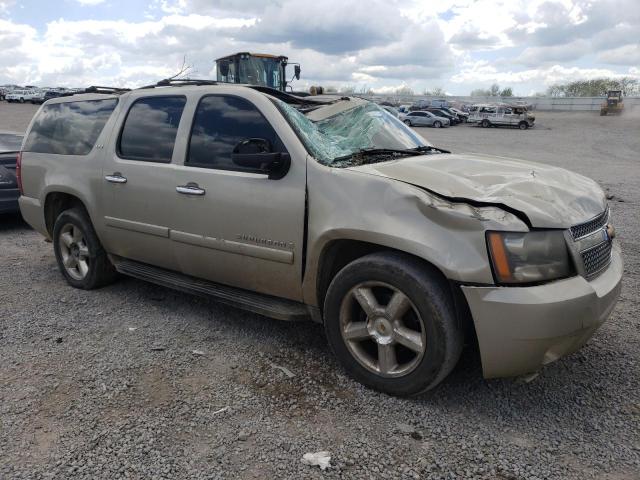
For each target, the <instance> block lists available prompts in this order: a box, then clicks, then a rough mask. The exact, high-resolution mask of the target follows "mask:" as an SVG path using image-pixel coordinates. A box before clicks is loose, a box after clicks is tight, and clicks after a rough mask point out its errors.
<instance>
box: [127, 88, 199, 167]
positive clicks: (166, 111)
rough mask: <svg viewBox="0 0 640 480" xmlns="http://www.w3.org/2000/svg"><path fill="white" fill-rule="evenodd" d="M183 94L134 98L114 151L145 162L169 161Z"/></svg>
mask: <svg viewBox="0 0 640 480" xmlns="http://www.w3.org/2000/svg"><path fill="white" fill-rule="evenodd" d="M186 102H187V99H186V98H185V97H149V98H142V99H140V100H137V101H136V102H135V103H134V104H133V105H132V106H131V108H130V109H129V113H128V114H127V118H126V120H125V121H124V126H123V127H122V132H121V134H120V141H119V144H118V154H119V155H120V156H121V157H122V158H127V159H131V160H143V161H147V162H165V163H169V162H170V161H171V156H172V155H173V146H174V144H175V141H176V134H177V133H178V125H179V124H180V118H181V117H182V111H183V110H184V105H185V103H186Z"/></svg>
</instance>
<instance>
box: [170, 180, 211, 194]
mask: <svg viewBox="0 0 640 480" xmlns="http://www.w3.org/2000/svg"><path fill="white" fill-rule="evenodd" d="M176 192H178V193H183V194H185V195H204V194H205V193H206V192H205V190H204V188H200V187H199V186H198V184H197V183H193V182H189V183H187V184H186V185H178V186H177V187H176Z"/></svg>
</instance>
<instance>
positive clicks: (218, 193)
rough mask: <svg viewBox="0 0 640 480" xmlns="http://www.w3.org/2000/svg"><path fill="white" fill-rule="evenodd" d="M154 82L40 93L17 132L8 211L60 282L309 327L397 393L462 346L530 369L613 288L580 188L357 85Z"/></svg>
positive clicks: (575, 336) (488, 364) (614, 246)
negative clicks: (15, 213)
mask: <svg viewBox="0 0 640 480" xmlns="http://www.w3.org/2000/svg"><path fill="white" fill-rule="evenodd" d="M173 84H174V85H175V82H173ZM162 85H163V87H162V88H143V89H138V90H134V91H131V92H126V93H123V92H121V91H116V90H114V91H112V92H111V93H91V94H83V95H74V96H70V97H61V98H55V99H52V100H50V101H49V102H47V103H46V104H45V105H43V106H42V107H41V108H40V110H39V111H38V113H37V114H36V115H35V117H34V118H33V120H32V122H31V125H30V126H29V128H28V131H27V138H26V140H25V143H24V148H23V151H22V153H21V157H20V161H19V163H18V172H19V174H18V179H19V184H20V188H21V191H22V196H21V197H20V208H21V211H22V215H23V217H24V218H25V219H26V221H27V222H28V223H29V224H30V225H32V226H33V228H35V230H36V231H38V232H40V233H41V234H42V235H43V236H45V237H46V238H49V239H51V240H52V241H53V250H54V253H55V257H56V260H57V262H58V266H59V268H60V271H61V273H62V275H63V277H64V278H65V279H66V281H67V282H68V283H69V284H70V285H71V286H73V287H76V288H82V289H87V290H89V289H93V288H98V287H101V286H103V285H106V284H109V283H111V282H113V281H115V280H116V278H117V277H116V272H121V273H123V274H126V275H131V276H134V277H137V278H141V279H144V280H148V281H151V282H155V283H158V284H160V285H165V286H168V287H173V288H176V289H179V290H182V291H186V292H191V293H194V294H199V295H205V296H211V297H214V298H217V299H218V300H219V301H221V302H224V303H228V304H233V305H237V306H240V307H242V308H245V309H247V310H250V311H253V312H258V313H261V314H263V315H267V316H272V317H274V318H280V319H283V320H304V319H308V318H312V319H315V320H316V321H318V322H322V323H323V325H324V329H325V332H326V336H327V339H328V343H329V345H330V347H331V348H332V350H333V351H334V352H335V354H336V356H337V358H338V359H339V360H340V362H341V363H342V365H343V366H344V368H345V369H346V371H347V372H348V373H349V374H350V375H351V376H353V377H354V378H355V379H357V380H358V381H360V382H362V383H363V384H365V385H367V386H369V387H372V388H375V389H378V390H381V391H384V392H388V393H391V394H396V395H410V394H416V393H418V392H421V391H424V390H428V389H430V388H433V387H435V386H436V385H437V384H438V383H439V382H441V381H442V380H443V379H444V378H445V377H446V376H447V375H448V373H449V372H450V371H451V370H452V369H453V367H454V366H455V365H456V363H457V361H458V358H459V356H460V353H461V350H462V347H463V344H464V343H465V342H467V343H475V342H477V346H478V348H479V351H480V356H481V361H482V369H483V373H484V375H485V376H486V377H502V376H512V375H518V374H524V373H531V372H534V371H536V370H538V369H539V368H541V367H542V365H546V364H548V363H550V362H552V361H554V360H556V359H558V358H560V357H562V356H563V355H566V354H569V353H571V352H574V351H575V350H576V349H578V348H579V347H580V346H581V345H583V344H584V343H585V342H586V341H587V340H588V339H589V338H590V337H591V336H592V335H593V333H594V332H595V331H596V330H597V328H598V327H599V326H600V325H601V324H602V323H603V322H604V321H605V320H606V319H607V317H608V316H609V314H610V312H611V311H612V309H613V307H614V305H615V303H616V301H617V298H618V295H619V292H620V285H621V278H622V272H623V265H622V258H621V254H620V249H619V246H618V241H617V240H616V239H615V230H614V228H613V226H612V225H611V220H610V219H609V210H608V207H607V200H606V197H605V194H604V192H603V191H602V189H601V188H600V187H599V186H598V184H597V183H596V182H594V181H592V180H589V179H587V178H585V177H583V176H581V175H577V174H574V173H571V172H569V171H567V170H564V169H561V168H557V167H554V166H551V165H548V164H541V163H529V162H525V161H520V160H508V159H505V158H502V157H500V158H497V157H491V156H486V155H475V154H451V153H448V152H446V151H445V150H441V149H438V148H436V147H434V146H432V145H430V144H429V143H428V142H427V141H426V140H424V139H423V138H422V137H421V136H420V135H418V134H416V133H415V132H414V131H413V130H412V129H411V128H409V127H407V126H406V125H405V124H403V123H402V122H401V121H399V120H397V119H395V118H393V117H392V116H391V115H387V114H386V113H384V112H383V111H382V110H381V109H380V107H379V106H377V105H375V104H374V103H372V102H369V101H367V100H364V99H360V98H355V97H351V98H346V99H345V98H336V96H329V95H327V96H323V95H319V96H315V97H304V98H303V97H297V96H294V95H289V94H286V93H284V92H280V91H273V95H271V93H272V92H270V91H269V90H267V89H264V88H263V87H253V86H248V85H247V86H242V85H216V84H210V83H207V82H206V81H195V80H191V81H183V82H182V83H181V85H182V86H171V85H172V83H171V82H163V83H162ZM105 92H106V91H105ZM496 179H498V180H496ZM185 321H188V320H187V319H185Z"/></svg>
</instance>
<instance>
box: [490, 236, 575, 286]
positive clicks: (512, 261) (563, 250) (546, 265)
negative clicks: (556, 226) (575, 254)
mask: <svg viewBox="0 0 640 480" xmlns="http://www.w3.org/2000/svg"><path fill="white" fill-rule="evenodd" d="M487 247H488V250H489V258H490V259H491V264H492V267H493V273H494V276H495V279H496V282H497V283H501V284H520V283H537V282H544V281H549V280H555V279H558V278H565V277H568V276H569V275H571V274H572V273H573V265H572V263H571V260H570V258H569V252H568V251H567V244H566V242H565V239H564V234H563V233H562V232H561V231H559V230H549V231H534V232H525V233H516V232H487Z"/></svg>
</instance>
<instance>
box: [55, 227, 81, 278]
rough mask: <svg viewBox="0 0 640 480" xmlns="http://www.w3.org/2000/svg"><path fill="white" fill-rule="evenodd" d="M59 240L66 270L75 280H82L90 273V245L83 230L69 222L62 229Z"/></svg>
mask: <svg viewBox="0 0 640 480" xmlns="http://www.w3.org/2000/svg"><path fill="white" fill-rule="evenodd" d="M58 240H59V242H58V245H59V248H60V256H61V257H62V264H63V265H64V268H65V270H66V272H67V273H68V274H69V276H70V277H71V278H73V279H74V280H82V279H83V278H85V277H86V276H87V273H89V247H88V245H87V242H86V240H85V238H84V233H83V231H82V230H81V229H80V228H78V227H77V226H76V225H73V224H71V223H67V224H66V225H65V226H64V227H62V229H61V230H60V235H59V236H58Z"/></svg>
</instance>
